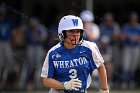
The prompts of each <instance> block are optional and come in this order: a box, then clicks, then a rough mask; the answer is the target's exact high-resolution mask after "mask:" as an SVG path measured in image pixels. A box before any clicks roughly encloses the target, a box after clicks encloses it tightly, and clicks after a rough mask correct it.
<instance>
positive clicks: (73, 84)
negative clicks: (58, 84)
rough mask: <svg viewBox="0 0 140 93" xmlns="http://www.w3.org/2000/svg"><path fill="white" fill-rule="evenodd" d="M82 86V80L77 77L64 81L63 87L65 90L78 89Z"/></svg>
mask: <svg viewBox="0 0 140 93" xmlns="http://www.w3.org/2000/svg"><path fill="white" fill-rule="evenodd" d="M81 87H82V81H81V80H79V79H78V78H77V79H71V80H70V81H68V82H64V89H66V90H79V89H78V88H81Z"/></svg>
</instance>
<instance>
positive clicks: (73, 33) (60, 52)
mask: <svg viewBox="0 0 140 93" xmlns="http://www.w3.org/2000/svg"><path fill="white" fill-rule="evenodd" d="M83 31H84V29H83V23H82V20H81V19H80V18H79V17H77V16H73V15H67V16H64V17H63V18H62V19H61V20H60V22H59V27H58V35H59V38H60V41H61V42H60V43H58V44H57V45H55V46H54V47H52V48H51V49H50V50H49V51H48V54H47V56H46V59H45V61H44V64H43V67H42V73H41V77H42V78H43V83H44V86H46V87H49V88H51V89H50V91H49V93H87V88H88V87H89V86H90V83H91V75H92V72H93V70H95V69H97V70H98V73H99V78H100V82H101V84H100V85H101V93H109V89H108V85H107V76H106V69H105V67H104V64H103V63H104V60H103V58H102V56H101V54H100V52H99V50H98V47H97V46H96V44H95V43H93V42H89V41H85V40H82V34H83Z"/></svg>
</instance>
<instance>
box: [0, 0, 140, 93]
mask: <svg viewBox="0 0 140 93" xmlns="http://www.w3.org/2000/svg"><path fill="white" fill-rule="evenodd" d="M139 5H140V0H0V92H2V93H5V92H7V93H11V92H13V93H15V91H16V93H19V91H20V92H22V91H24V92H35V91H44V92H43V93H47V91H48V88H45V87H44V86H43V84H42V80H41V78H40V72H41V67H42V65H43V61H44V59H45V56H46V53H47V51H48V50H49V49H50V48H51V47H52V46H54V45H55V44H57V43H58V42H59V41H58V37H57V27H58V22H59V20H60V18H61V17H62V16H64V15H67V14H74V15H77V16H80V13H81V12H82V11H83V10H89V11H91V12H92V13H93V16H94V21H93V22H94V23H96V24H97V25H98V26H99V28H100V35H99V39H98V40H97V41H96V43H97V45H98V47H99V49H100V51H101V54H102V55H103V58H104V60H105V66H106V69H107V72H108V81H109V82H108V83H109V87H110V90H111V93H128V92H127V91H132V92H130V93H135V92H134V91H137V92H136V93H140V91H139V90H140V24H139V22H140V20H139V16H140V6H139ZM36 30H40V32H36ZM99 89H100V86H99V79H98V75H97V73H94V75H93V82H92V84H91V86H90V88H89V91H91V92H92V91H98V90H99ZM112 91H113V92H112ZM114 91H116V92H114ZM118 91H119V92H118ZM121 91H123V92H121ZM124 91H126V92H124ZM22 93H23V92H22ZM35 93H36V92H35ZM37 93H38V92H37ZM39 93H42V92H39ZM89 93H90V92H89Z"/></svg>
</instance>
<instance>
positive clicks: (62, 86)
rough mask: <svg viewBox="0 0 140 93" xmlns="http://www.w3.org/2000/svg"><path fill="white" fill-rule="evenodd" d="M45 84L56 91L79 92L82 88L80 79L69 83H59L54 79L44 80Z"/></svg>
mask: <svg viewBox="0 0 140 93" xmlns="http://www.w3.org/2000/svg"><path fill="white" fill-rule="evenodd" d="M43 84H44V86H45V87H49V88H53V89H56V90H78V88H81V86H82V84H81V81H80V80H79V79H71V80H70V81H67V82H59V81H57V80H55V79H53V78H43Z"/></svg>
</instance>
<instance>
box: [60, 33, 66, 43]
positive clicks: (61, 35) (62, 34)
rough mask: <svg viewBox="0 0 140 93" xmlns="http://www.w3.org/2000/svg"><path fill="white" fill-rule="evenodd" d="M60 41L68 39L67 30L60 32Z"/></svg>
mask: <svg viewBox="0 0 140 93" xmlns="http://www.w3.org/2000/svg"><path fill="white" fill-rule="evenodd" d="M58 37H59V39H60V41H64V39H66V31H62V33H61V34H58Z"/></svg>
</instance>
